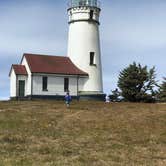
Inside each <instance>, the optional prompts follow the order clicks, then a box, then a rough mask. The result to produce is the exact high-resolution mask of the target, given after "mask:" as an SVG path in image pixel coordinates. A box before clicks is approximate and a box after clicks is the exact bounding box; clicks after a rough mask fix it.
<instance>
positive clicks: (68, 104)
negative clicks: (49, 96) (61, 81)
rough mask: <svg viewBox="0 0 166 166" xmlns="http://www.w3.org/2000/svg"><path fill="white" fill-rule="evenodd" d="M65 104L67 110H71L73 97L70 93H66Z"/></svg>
mask: <svg viewBox="0 0 166 166" xmlns="http://www.w3.org/2000/svg"><path fill="white" fill-rule="evenodd" d="M65 103H66V106H67V108H69V107H70V103H71V96H70V94H69V92H67V93H66V96H65Z"/></svg>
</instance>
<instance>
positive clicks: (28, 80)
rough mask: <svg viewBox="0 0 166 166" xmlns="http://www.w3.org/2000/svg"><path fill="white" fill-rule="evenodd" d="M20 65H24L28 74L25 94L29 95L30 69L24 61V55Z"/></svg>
mask: <svg viewBox="0 0 166 166" xmlns="http://www.w3.org/2000/svg"><path fill="white" fill-rule="evenodd" d="M21 64H22V65H25V68H26V70H27V73H28V76H27V82H26V92H25V94H26V95H31V75H32V74H31V71H30V69H29V66H28V63H27V61H26V58H25V57H24V58H23V60H22V63H21Z"/></svg>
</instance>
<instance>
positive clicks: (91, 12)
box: [90, 10, 93, 20]
mask: <svg viewBox="0 0 166 166" xmlns="http://www.w3.org/2000/svg"><path fill="white" fill-rule="evenodd" d="M90 19H91V20H92V19H93V10H90Z"/></svg>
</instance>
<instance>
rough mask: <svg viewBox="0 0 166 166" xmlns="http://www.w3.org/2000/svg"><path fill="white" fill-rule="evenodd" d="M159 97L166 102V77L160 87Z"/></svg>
mask: <svg viewBox="0 0 166 166" xmlns="http://www.w3.org/2000/svg"><path fill="white" fill-rule="evenodd" d="M158 99H159V101H161V102H166V78H164V81H163V82H162V84H161V86H160V88H159V94H158Z"/></svg>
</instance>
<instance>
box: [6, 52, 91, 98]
mask: <svg viewBox="0 0 166 166" xmlns="http://www.w3.org/2000/svg"><path fill="white" fill-rule="evenodd" d="M9 77H10V97H11V99H17V98H25V97H26V98H58V99H59V98H60V97H63V96H64V95H65V94H66V92H68V91H69V92H70V94H71V95H72V96H75V97H77V96H78V93H79V91H81V90H82V88H83V85H84V82H85V81H86V79H87V78H88V74H87V73H86V72H84V71H82V70H80V69H79V68H78V67H76V66H75V65H74V64H73V63H72V61H71V60H70V59H69V58H68V57H62V56H48V55H37V54H24V55H23V57H22V60H21V62H20V64H16V65H12V66H11V70H10V73H9Z"/></svg>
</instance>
